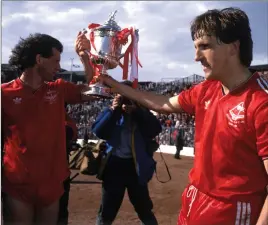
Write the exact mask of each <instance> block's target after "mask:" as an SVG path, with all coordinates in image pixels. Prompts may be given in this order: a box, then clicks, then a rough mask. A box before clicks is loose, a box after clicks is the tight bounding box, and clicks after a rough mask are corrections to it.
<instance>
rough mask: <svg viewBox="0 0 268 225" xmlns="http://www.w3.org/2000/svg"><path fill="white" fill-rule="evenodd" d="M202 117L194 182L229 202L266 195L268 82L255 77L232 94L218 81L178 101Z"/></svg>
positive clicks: (198, 124) (198, 121)
mask: <svg viewBox="0 0 268 225" xmlns="http://www.w3.org/2000/svg"><path fill="white" fill-rule="evenodd" d="M178 101H179V104H180V105H181V107H182V108H183V110H184V111H185V112H187V113H190V114H195V116H196V122H195V123H196V133H195V158H194V167H193V169H192V170H191V172H190V174H189V178H190V182H191V183H192V184H193V185H195V186H196V187H197V188H198V189H199V190H200V191H202V192H204V193H206V194H208V195H210V196H214V197H218V198H223V199H233V200H236V201H239V200H240V199H243V200H245V199H246V198H247V197H249V196H250V195H252V194H257V193H261V192H262V193H263V192H264V191H265V187H266V185H268V176H267V173H266V171H265V168H264V164H263V161H262V160H263V159H265V158H267V157H268V82H267V80H264V79H263V78H262V77H261V76H259V74H258V73H255V74H254V75H253V76H252V77H251V78H250V79H249V80H248V81H247V82H245V83H244V84H242V85H240V86H239V87H237V88H236V89H235V90H234V91H232V92H230V93H229V94H227V95H224V94H223V92H222V86H221V83H220V82H218V81H204V82H202V83H201V84H199V85H196V86H194V87H193V88H191V89H190V90H186V91H184V92H182V93H181V94H180V95H179V97H178Z"/></svg>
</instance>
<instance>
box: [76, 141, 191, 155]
mask: <svg viewBox="0 0 268 225" xmlns="http://www.w3.org/2000/svg"><path fill="white" fill-rule="evenodd" d="M82 140H83V139H78V140H77V143H79V144H81V143H82ZM89 142H97V140H89ZM160 150H161V152H163V153H167V154H175V153H176V147H175V146H171V145H160ZM157 152H159V150H158V151H157ZM181 155H184V156H191V157H194V148H190V147H183V150H182V151H181Z"/></svg>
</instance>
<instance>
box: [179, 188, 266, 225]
mask: <svg viewBox="0 0 268 225" xmlns="http://www.w3.org/2000/svg"><path fill="white" fill-rule="evenodd" d="M264 200H265V198H264V197H261V196H259V197H258V196H257V197H255V196H254V198H252V201H250V202H248V201H247V202H242V201H238V202H222V201H219V200H217V199H215V198H212V197H209V196H208V195H206V194H204V193H202V192H200V191H199V190H198V189H197V188H196V187H194V186H193V185H189V186H188V187H187V188H186V189H185V190H184V192H183V194H182V208H181V211H180V214H179V217H178V223H177V225H208V224H209V225H255V224H256V223H257V220H258V217H259V215H260V212H261V209H262V207H263V204H264Z"/></svg>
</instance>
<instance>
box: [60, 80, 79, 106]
mask: <svg viewBox="0 0 268 225" xmlns="http://www.w3.org/2000/svg"><path fill="white" fill-rule="evenodd" d="M55 82H56V83H57V85H59V86H60V89H61V91H62V92H63V96H64V101H65V102H67V103H69V104H75V103H79V102H81V101H82V95H81V92H82V88H83V87H82V86H81V85H76V84H74V83H71V82H68V81H65V80H63V79H58V80H56V81H55Z"/></svg>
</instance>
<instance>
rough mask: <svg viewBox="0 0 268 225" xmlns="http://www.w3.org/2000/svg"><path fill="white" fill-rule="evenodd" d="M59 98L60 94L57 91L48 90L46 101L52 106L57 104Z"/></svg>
mask: <svg viewBox="0 0 268 225" xmlns="http://www.w3.org/2000/svg"><path fill="white" fill-rule="evenodd" d="M57 96H58V92H57V91H55V90H48V91H47V92H46V94H45V96H44V100H45V101H47V102H49V104H52V103H54V102H56V100H57Z"/></svg>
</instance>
